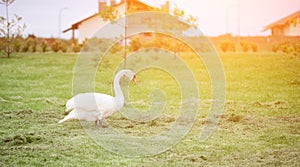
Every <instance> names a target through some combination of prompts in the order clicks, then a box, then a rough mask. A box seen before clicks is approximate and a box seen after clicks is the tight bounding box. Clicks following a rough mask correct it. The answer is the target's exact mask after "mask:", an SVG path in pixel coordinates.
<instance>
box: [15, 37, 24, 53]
mask: <svg viewBox="0 0 300 167" xmlns="http://www.w3.org/2000/svg"><path fill="white" fill-rule="evenodd" d="M21 46H22V45H21V41H20V40H19V39H16V40H15V41H14V50H15V51H16V52H20V50H21Z"/></svg>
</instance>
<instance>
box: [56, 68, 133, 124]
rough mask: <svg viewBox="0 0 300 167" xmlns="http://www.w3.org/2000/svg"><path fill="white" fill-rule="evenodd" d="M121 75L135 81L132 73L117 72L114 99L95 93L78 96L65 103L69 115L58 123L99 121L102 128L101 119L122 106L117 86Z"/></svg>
mask: <svg viewBox="0 0 300 167" xmlns="http://www.w3.org/2000/svg"><path fill="white" fill-rule="evenodd" d="M123 75H125V76H127V77H128V78H130V79H131V80H133V81H134V80H135V74H134V73H133V72H132V71H130V70H121V71H119V72H118V73H117V75H116V76H115V79H114V91H115V94H116V97H112V96H110V95H107V94H101V93H95V92H91V93H81V94H78V95H76V96H74V97H72V98H71V99H70V100H68V101H67V103H66V111H69V114H68V115H67V116H65V118H64V119H62V120H60V121H59V122H58V123H63V122H65V121H67V120H72V119H77V120H84V121H96V122H97V121H99V123H100V126H102V120H103V118H105V117H109V116H111V115H112V114H113V113H115V112H117V111H118V110H119V109H121V108H122V107H123V105H124V96H123V94H122V90H121V88H120V85H119V81H120V78H121V77H122V76H123Z"/></svg>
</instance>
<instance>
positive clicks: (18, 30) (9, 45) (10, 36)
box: [0, 0, 26, 58]
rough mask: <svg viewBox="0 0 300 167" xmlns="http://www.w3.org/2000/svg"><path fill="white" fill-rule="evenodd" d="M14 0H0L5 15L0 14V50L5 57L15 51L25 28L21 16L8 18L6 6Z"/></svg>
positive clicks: (8, 56)
mask: <svg viewBox="0 0 300 167" xmlns="http://www.w3.org/2000/svg"><path fill="white" fill-rule="evenodd" d="M14 1H15V0H1V2H0V4H2V5H4V6H5V10H6V17H3V16H0V38H2V41H1V44H0V50H2V51H3V52H4V54H5V55H6V56H7V58H10V55H11V54H12V53H13V52H15V51H16V50H15V49H16V48H18V47H16V46H15V45H18V40H17V38H19V37H20V36H21V34H22V32H23V31H24V29H25V27H26V26H25V24H21V20H22V17H19V16H18V15H16V14H15V15H14V18H13V19H10V18H9V15H8V6H9V5H11V4H12V3H13V2H14Z"/></svg>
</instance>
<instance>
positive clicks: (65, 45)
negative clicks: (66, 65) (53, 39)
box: [59, 42, 68, 53]
mask: <svg viewBox="0 0 300 167" xmlns="http://www.w3.org/2000/svg"><path fill="white" fill-rule="evenodd" d="M59 48H60V50H61V51H62V52H64V53H66V52H67V50H68V46H67V44H66V43H65V42H60V45H59Z"/></svg>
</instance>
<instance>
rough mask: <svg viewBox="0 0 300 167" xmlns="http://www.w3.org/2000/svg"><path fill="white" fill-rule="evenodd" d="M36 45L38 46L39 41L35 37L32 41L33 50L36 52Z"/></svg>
mask: <svg viewBox="0 0 300 167" xmlns="http://www.w3.org/2000/svg"><path fill="white" fill-rule="evenodd" d="M36 46H37V41H36V40H35V39H33V40H32V41H31V51H32V52H36Z"/></svg>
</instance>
